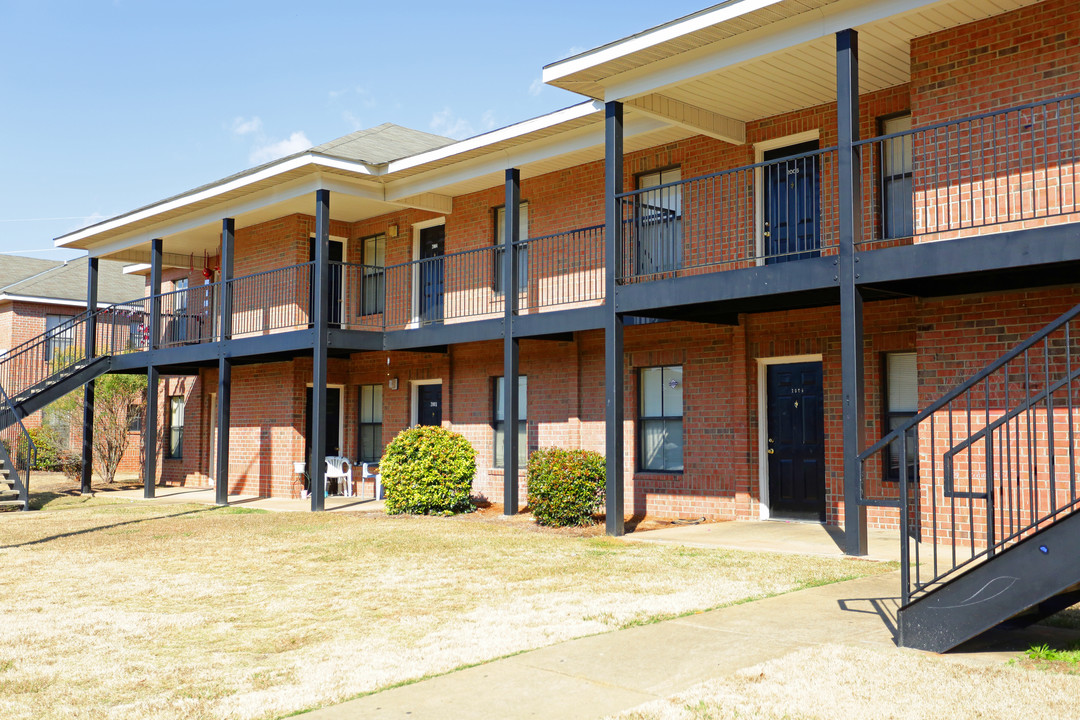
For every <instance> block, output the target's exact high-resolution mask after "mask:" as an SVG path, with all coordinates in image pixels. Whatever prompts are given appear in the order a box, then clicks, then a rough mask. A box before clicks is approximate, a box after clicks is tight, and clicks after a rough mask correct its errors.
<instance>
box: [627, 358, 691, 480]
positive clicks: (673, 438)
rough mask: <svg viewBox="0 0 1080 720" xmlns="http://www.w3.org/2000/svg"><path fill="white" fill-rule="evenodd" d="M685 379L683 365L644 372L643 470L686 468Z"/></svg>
mask: <svg viewBox="0 0 1080 720" xmlns="http://www.w3.org/2000/svg"><path fill="white" fill-rule="evenodd" d="M682 379H683V372H682V366H681V365H668V366H666V367H650V368H642V369H641V374H640V377H639V380H640V382H639V389H640V393H641V397H640V401H639V404H638V433H639V436H638V447H639V448H640V458H641V460H640V465H641V469H642V470H667V471H681V470H682V469H683V407H682V398H683V383H682Z"/></svg>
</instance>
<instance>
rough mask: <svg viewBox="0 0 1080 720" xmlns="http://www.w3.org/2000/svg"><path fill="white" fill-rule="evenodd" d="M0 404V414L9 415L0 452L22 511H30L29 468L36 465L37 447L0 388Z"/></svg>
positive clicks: (1, 439)
mask: <svg viewBox="0 0 1080 720" xmlns="http://www.w3.org/2000/svg"><path fill="white" fill-rule="evenodd" d="M0 402H2V403H3V410H0V413H3V414H4V415H8V414H10V417H9V419H8V420H9V421H8V422H5V423H4V424H3V425H4V427H3V430H0V452H2V453H3V454H4V458H3V459H4V460H6V461H7V465H8V466H9V467H10V468H11V470H12V478H11V479H12V482H14V484H15V490H16V491H17V492H18V493H19V500H20V501H21V502H22V504H23V510H29V509H30V468H32V467H34V466H35V465H37V445H35V444H34V439H33V438H32V437H31V436H30V432H29V431H28V430H27V429H26V426H25V425H23V421H22V418H21V417H19V414H18V412H17V411H16V410H15V406H14V405H13V404H12V402H11V398H9V397H8V394H7V393H6V392H5V391H4V388H3V387H2V386H0Z"/></svg>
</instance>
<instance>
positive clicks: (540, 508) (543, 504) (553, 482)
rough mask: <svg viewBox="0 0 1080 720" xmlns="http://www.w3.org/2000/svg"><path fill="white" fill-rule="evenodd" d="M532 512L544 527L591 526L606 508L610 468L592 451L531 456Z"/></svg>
mask: <svg viewBox="0 0 1080 720" xmlns="http://www.w3.org/2000/svg"><path fill="white" fill-rule="evenodd" d="M528 478H529V480H528V482H529V509H530V510H531V511H532V514H533V517H535V518H536V521H537V522H538V523H540V524H541V525H551V526H554V527H568V526H571V525H591V524H592V522H593V519H592V516H593V513H595V512H597V511H599V510H600V508H601V507H603V505H604V483H605V482H606V479H607V467H606V464H605V461H604V456H603V455H601V454H600V453H597V452H592V451H591V450H563V449H561V448H541V449H540V450H537V451H536V452H534V453H533V454H532V455H530V456H529V469H528Z"/></svg>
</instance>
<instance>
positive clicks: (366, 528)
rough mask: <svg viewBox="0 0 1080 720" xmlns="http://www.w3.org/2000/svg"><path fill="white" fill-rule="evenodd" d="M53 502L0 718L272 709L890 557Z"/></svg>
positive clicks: (8, 572) (14, 551)
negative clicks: (841, 556) (832, 556)
mask: <svg viewBox="0 0 1080 720" xmlns="http://www.w3.org/2000/svg"><path fill="white" fill-rule="evenodd" d="M32 487H33V486H32ZM36 487H37V488H38V489H39V490H40V489H41V487H42V486H41V483H40V481H39V482H38V483H37V484H36ZM42 502H43V503H44V508H43V509H42V510H41V511H38V512H31V513H6V514H3V515H0V587H3V588H4V600H5V612H4V622H3V624H2V625H0V717H3V718H11V719H16V718H99V717H100V718H104V717H108V718H147V717H154V718H265V717H274V716H278V715H281V714H283V713H287V712H290V711H295V710H299V709H304V708H311V707H317V706H321V705H325V704H330V703H334V702H337V701H340V700H344V699H346V698H349V697H353V696H356V695H358V694H361V693H365V692H370V691H373V690H376V689H379V688H385V687H388V686H391V685H394V684H397V683H401V682H405V681H410V680H414V679H417V678H421V677H423V676H425V675H429V674H434V673H442V672H446V671H448V670H451V669H453V668H456V667H460V666H462V665H465V664H470V663H477V662H482V661H485V660H490V659H492V658H496V657H500V656H504V655H507V654H510V653H516V652H519V651H522V650H527V649H531V648H536V647H540V646H544V645H549V644H552V643H555V642H558V641H561V640H566V639H569V638H573V637H579V636H583V635H589V634H593V633H601V632H606V631H610V630H613V629H616V628H620V627H624V626H627V625H633V624H636V623H642V622H650V621H652V620H655V619H658V618H664V617H669V616H673V615H679V614H682V613H687V612H691V611H696V610H702V609H707V608H714V607H718V606H722V605H726V604H730V603H737V602H743V601H746V600H748V599H752V598H757V597H762V596H767V595H771V594H775V593H781V592H787V591H791V590H795V589H798V588H801V587H805V586H807V585H812V584H820V583H826V582H832V581H837V580H841V579H844V578H850V577H857V576H861V575H867V574H873V573H877V572H886V571H889V570H891V569H893V566H890V565H882V564H874V563H869V562H862V561H857V560H850V559H828V558H807V557H800V556H792V555H770V554H764V553H753V554H752V553H744V552H735V551H725V550H703V549H689V548H680V547H672V546H662V545H653V544H642V543H623V542H621V541H618V540H612V539H607V538H603V537H580V536H573V535H567V536H564V535H559V534H557V533H546V532H543V533H538V532H528V531H526V530H525V529H524V528H522V527H521V526H520V525H519V524H516V523H500V522H495V521H491V520H490V519H489V520H485V521H477V519H475V518H470V517H456V518H412V517H386V516H384V515H381V514H370V513H369V514H359V513H356V514H342V513H325V514H318V515H314V514H310V513H262V512H258V513H256V512H251V511H244V510H243V509H241V508H235V507H234V508H211V507H206V506H194V505H163V504H153V503H146V502H140V501H129V500H120V499H117V498H115V497H113V498H110V497H109V496H108V493H98V495H97V497H95V498H81V497H79V496H66V495H59V496H55V497H51V496H50V497H45V498H43V499H42Z"/></svg>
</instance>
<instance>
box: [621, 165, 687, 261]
mask: <svg viewBox="0 0 1080 720" xmlns="http://www.w3.org/2000/svg"><path fill="white" fill-rule="evenodd" d="M680 180H682V170H681V169H680V168H677V167H675V168H668V169H666V170H658V171H656V172H651V173H645V174H644V175H639V176H638V182H637V185H638V189H639V190H645V189H647V188H656V189H655V190H648V191H647V192H643V193H641V194H640V195H639V196H638V205H637V208H636V212H635V217H634V224H635V226H636V227H635V231H636V232H635V233H634V237H635V242H634V248H633V250H634V269H635V270H636V272H637V273H638V274H639V275H648V274H651V273H660V272H668V271H671V270H678V269H679V268H681V267H682V185H681V184H678V183H679V181H680ZM670 183H676V184H674V185H671V184H670Z"/></svg>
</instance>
